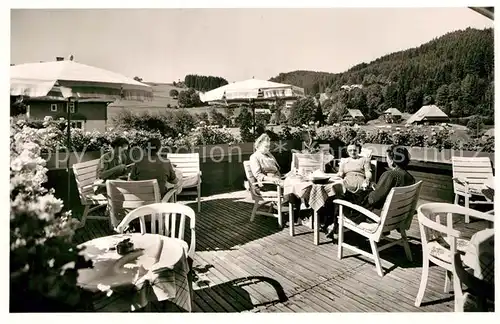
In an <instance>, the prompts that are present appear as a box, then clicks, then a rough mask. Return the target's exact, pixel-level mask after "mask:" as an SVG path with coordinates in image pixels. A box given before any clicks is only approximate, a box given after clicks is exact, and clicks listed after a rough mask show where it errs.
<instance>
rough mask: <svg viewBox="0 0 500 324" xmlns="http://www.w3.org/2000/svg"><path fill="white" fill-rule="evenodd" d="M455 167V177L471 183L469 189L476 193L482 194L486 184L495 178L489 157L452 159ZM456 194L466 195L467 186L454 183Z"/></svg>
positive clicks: (456, 157) (454, 157)
mask: <svg viewBox="0 0 500 324" xmlns="http://www.w3.org/2000/svg"><path fill="white" fill-rule="evenodd" d="M451 162H452V166H453V177H454V178H459V179H463V180H467V181H468V182H469V187H470V188H471V189H472V190H474V191H476V192H481V189H482V188H483V185H484V183H486V182H487V181H488V179H490V178H492V177H493V169H492V167H491V160H490V158H489V157H458V156H453V157H452V158H451ZM453 189H454V191H455V193H457V192H458V193H462V194H464V193H466V192H465V186H463V185H461V184H459V183H456V182H455V181H454V183H453Z"/></svg>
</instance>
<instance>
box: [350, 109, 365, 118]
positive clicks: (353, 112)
mask: <svg viewBox="0 0 500 324" xmlns="http://www.w3.org/2000/svg"><path fill="white" fill-rule="evenodd" d="M347 112H348V114H349V115H351V117H363V118H364V117H365V116H363V113H362V112H361V110H359V109H347Z"/></svg>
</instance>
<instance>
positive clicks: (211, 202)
mask: <svg viewBox="0 0 500 324" xmlns="http://www.w3.org/2000/svg"><path fill="white" fill-rule="evenodd" d="M247 194H248V193H246V192H235V193H229V194H224V195H217V196H213V197H204V199H203V202H202V211H201V212H200V213H197V215H196V216H197V224H196V232H197V233H196V234H197V235H196V236H197V243H196V254H195V258H194V268H195V272H196V273H197V274H198V277H199V278H198V283H199V284H200V285H199V286H198V285H197V284H196V283H195V285H194V303H193V311H194V312H403V311H406V312H443V311H445V312H450V311H453V300H452V299H450V297H452V296H453V295H452V294H447V293H444V292H443V287H444V270H443V269H440V268H438V267H431V268H430V272H429V281H428V287H427V289H426V292H425V296H424V299H423V305H422V306H421V307H419V308H417V307H415V306H414V301H415V297H416V294H417V291H418V287H419V285H420V276H421V259H422V256H421V253H422V252H421V249H420V230H419V227H418V220H417V218H416V217H414V219H413V222H412V224H411V228H410V230H409V231H408V235H409V237H410V242H411V244H412V252H413V256H414V260H415V261H414V262H411V263H410V262H408V261H407V260H406V258H405V254H404V250H403V249H402V248H400V247H393V248H391V249H388V250H386V251H384V252H383V253H381V258H382V259H383V260H384V261H383V263H382V265H383V267H384V269H386V270H390V271H389V272H388V273H387V274H385V276H384V277H383V278H381V277H379V276H378V275H377V273H376V271H375V266H374V264H373V262H372V261H370V260H368V259H366V258H364V257H359V256H349V255H351V253H350V252H347V253H346V254H345V255H346V257H344V258H342V259H341V260H339V259H338V258H337V248H338V246H337V245H336V241H334V242H332V240H328V239H326V238H325V236H324V234H320V239H321V242H322V244H320V245H319V246H316V245H314V244H313V233H312V230H311V229H309V228H306V227H305V226H297V227H296V234H297V235H296V236H294V237H291V236H290V235H289V233H288V228H285V229H279V228H278V224H277V220H276V219H273V218H271V217H265V216H257V217H256V218H255V221H254V222H250V214H251V210H252V204H251V203H248V202H247V201H248V199H246V196H247ZM181 203H184V204H188V205H189V206H191V207H193V208H195V209H196V204H195V203H193V202H192V201H184V202H181ZM457 226H463V227H464V230H465V231H469V232H470V233H472V232H474V231H477V230H478V229H481V228H484V227H485V225H483V224H482V223H480V222H472V223H471V224H461V221H460V220H459V221H457ZM109 234H112V231H111V230H110V229H109V228H108V225H107V222H104V221H100V220H88V221H87V224H86V226H85V228H82V229H80V230H78V231H77V233H75V236H74V241H75V242H78V243H82V242H85V241H87V240H90V239H92V238H95V237H99V236H105V235H109ZM346 239H347V236H346ZM350 240H351V241H353V242H355V244H356V242H358V241H357V239H356V238H355V237H351V238H350ZM358 243H360V244H362V245H363V241H362V239H361V240H360V241H359V242H358ZM365 245H366V244H365ZM363 246H364V245H363ZM204 267H206V268H204ZM252 277H263V278H264V279H265V280H275V281H276V282H277V283H278V284H279V285H280V286H281V289H283V292H284V293H285V295H286V296H287V298H288V299H287V300H286V301H284V302H283V301H281V302H280V301H279V300H278V298H277V297H278V296H277V291H276V289H275V288H274V287H273V286H272V285H270V284H269V283H267V282H266V281H264V282H262V281H255V282H251V281H250V279H248V278H252ZM204 280H206V281H207V282H204ZM246 280H249V282H248V283H249V284H248V285H243V286H242V284H243V283H247V282H246Z"/></svg>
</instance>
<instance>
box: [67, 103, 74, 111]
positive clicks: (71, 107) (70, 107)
mask: <svg viewBox="0 0 500 324" xmlns="http://www.w3.org/2000/svg"><path fill="white" fill-rule="evenodd" d="M66 105H67V106H69V112H70V113H74V112H75V103H74V102H71V103H68V104H66ZM66 111H67V110H66Z"/></svg>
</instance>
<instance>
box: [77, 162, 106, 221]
mask: <svg viewBox="0 0 500 324" xmlns="http://www.w3.org/2000/svg"><path fill="white" fill-rule="evenodd" d="M98 166H99V159H95V160H91V161H87V162H82V163H75V164H73V173H74V174H75V180H76V185H77V188H78V194H79V195H80V202H81V204H82V206H84V207H85V209H84V211H83V215H82V219H81V225H80V226H82V227H83V226H85V222H86V221H87V219H100V220H109V217H107V216H105V215H104V214H105V213H104V210H103V212H102V215H98V216H96V215H89V213H91V212H93V211H95V210H98V209H102V208H103V207H106V205H107V204H108V200H107V198H106V196H105V195H103V194H98V195H96V194H94V182H95V181H96V180H97V168H98Z"/></svg>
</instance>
